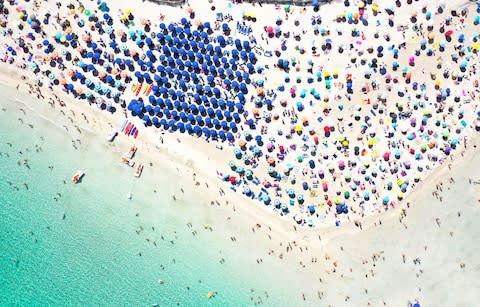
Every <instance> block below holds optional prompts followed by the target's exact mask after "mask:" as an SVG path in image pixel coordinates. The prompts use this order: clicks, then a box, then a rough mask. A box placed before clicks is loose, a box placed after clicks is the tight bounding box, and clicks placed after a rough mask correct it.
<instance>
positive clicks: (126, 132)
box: [124, 123, 133, 135]
mask: <svg viewBox="0 0 480 307" xmlns="http://www.w3.org/2000/svg"><path fill="white" fill-rule="evenodd" d="M132 128H133V124H132V123H128V124H127V126H126V127H125V131H124V132H125V135H128V134H129V133H130V130H132Z"/></svg>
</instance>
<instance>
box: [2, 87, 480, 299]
mask: <svg viewBox="0 0 480 307" xmlns="http://www.w3.org/2000/svg"><path fill="white" fill-rule="evenodd" d="M9 80H10V81H13V80H14V79H9ZM2 83H4V84H5V83H6V82H4V80H2ZM14 84H15V82H13V83H10V84H9V85H10V86H12V87H13V86H14ZM65 102H66V105H67V106H66V107H65V108H63V109H65V111H67V110H68V109H67V107H68V108H72V109H73V110H75V112H76V113H84V114H88V115H87V118H89V120H90V121H91V122H93V123H95V122H97V123H98V122H100V120H101V118H98V115H97V114H98V112H92V113H91V114H90V113H89V111H93V110H92V108H91V107H89V106H86V105H81V106H80V107H79V106H78V105H71V104H70V103H71V102H70V103H69V101H68V98H66V99H65ZM47 106H48V105H43V106H42V105H39V106H38V107H39V108H44V107H47ZM34 108H35V106H34ZM48 108H50V107H48ZM55 108H56V109H57V110H59V112H60V109H61V107H59V106H58V105H57V106H56V107H55ZM49 114H52V113H49ZM75 119H76V120H78V121H79V123H78V124H79V126H80V127H82V125H81V120H82V119H79V117H76V118H75ZM119 120H120V119H119ZM72 125H73V123H72ZM84 125H85V123H84ZM107 128H108V125H106V124H105V125H102V126H100V125H98V124H97V125H95V128H93V129H92V132H93V133H95V134H97V135H99V136H101V135H103V134H105V130H104V129H107ZM82 129H83V128H82ZM166 138H168V136H167V137H166ZM131 141H132V140H131V139H125V138H121V137H120V138H119V139H118V140H116V142H118V143H117V144H115V146H114V148H122V147H127V146H128V145H129V144H131ZM174 141H176V140H174ZM478 142H479V139H478V137H477V138H475V139H472V140H470V141H469V143H471V146H472V145H473V144H475V145H478ZM142 146H145V147H142ZM146 146H147V145H146V144H142V143H141V142H140V143H139V148H140V149H139V153H141V155H140V157H141V158H142V159H143V160H153V161H154V164H155V168H157V167H159V166H160V165H161V164H159V163H161V162H159V163H157V161H162V160H163V161H165V160H168V163H162V166H160V168H161V167H168V168H170V169H174V168H176V167H179V170H180V172H182V171H183V172H184V173H185V174H191V172H192V171H193V170H192V169H191V168H188V167H185V166H182V165H183V164H182V163H183V162H182V161H181V160H180V161H178V160H174V159H173V158H172V156H170V155H168V153H166V152H161V151H160V152H158V151H155V150H153V149H151V150H148V149H146V148H147V147H146ZM150 146H152V147H153V145H150ZM471 146H470V147H469V148H470V149H469V150H467V151H466V153H465V154H464V156H463V157H462V158H461V159H455V160H454V161H453V162H452V166H451V169H452V170H453V171H454V172H456V171H457V168H458V167H463V168H464V167H465V164H466V163H467V164H468V162H466V161H470V160H471V159H472V158H473V157H474V156H475V154H476V153H478V147H477V149H474V148H472V147H471ZM114 150H118V149H114ZM120 151H121V150H118V152H120ZM142 151H143V152H142ZM147 157H148V158H147ZM156 157H157V158H156ZM160 157H164V158H163V159H162V158H160ZM165 157H168V158H167V159H165ZM174 157H175V156H174ZM177 158H178V157H177ZM145 162H146V161H145ZM173 163H175V164H173ZM177 163H178V164H177ZM476 163H477V162H472V164H473V165H476ZM462 165H463V166H462ZM146 171H147V172H148V167H147V170H146ZM195 171H196V172H197V181H203V180H205V181H209V179H208V178H205V179H203V178H202V177H201V171H200V170H198V169H195ZM461 171H463V170H462V169H459V170H458V171H457V172H461ZM447 174H451V176H452V177H453V178H455V179H456V181H459V178H458V177H460V178H461V177H463V176H462V175H456V174H455V173H454V174H452V173H451V170H450V168H449V166H448V165H447V163H445V164H444V165H443V166H441V167H439V168H437V169H436V170H435V171H434V172H433V173H432V176H430V177H429V178H428V179H427V180H426V181H424V182H423V183H422V184H421V185H419V186H418V187H417V191H418V192H416V193H412V194H411V195H410V196H409V197H407V199H406V201H405V203H404V204H403V205H402V206H398V207H397V208H394V209H391V210H389V211H388V212H386V213H385V214H384V215H382V216H381V217H371V218H367V219H366V220H365V221H364V227H363V230H359V229H358V228H356V227H354V226H353V225H344V227H342V228H332V229H306V228H297V229H296V231H292V230H293V228H291V227H292V226H291V224H290V223H287V222H286V221H283V220H278V219H274V217H272V216H271V214H269V211H260V212H261V213H259V212H258V210H257V208H256V207H255V203H254V202H252V203H251V204H248V205H245V204H247V203H248V200H247V201H245V202H242V203H243V204H239V203H238V198H236V197H235V194H233V195H230V194H231V193H230V191H226V194H227V195H226V196H225V197H222V198H218V197H217V195H216V191H215V190H216V189H217V188H219V187H215V185H213V184H212V183H211V184H210V188H206V187H205V186H204V185H203V184H201V185H200V187H198V186H195V185H194V182H191V185H192V187H193V188H195V189H198V188H201V189H204V191H205V193H207V194H206V198H205V200H204V202H205V203H207V202H208V200H207V199H212V200H213V199H218V200H219V202H220V203H222V206H224V201H225V200H228V201H229V205H228V206H235V207H236V210H235V213H233V212H232V217H233V214H234V215H235V216H234V217H233V218H234V219H235V224H236V225H243V226H244V227H245V228H244V229H239V228H238V227H239V226H235V227H234V228H233V229H231V232H232V236H237V235H238V234H237V233H236V232H239V233H244V234H245V233H247V232H248V230H249V229H250V228H252V230H255V231H252V234H251V237H250V238H248V236H247V237H244V236H245V235H244V236H238V237H236V238H237V239H240V240H245V239H247V240H251V241H250V242H251V243H250V244H259V242H260V241H261V240H260V241H259V239H261V237H258V235H259V234H260V235H261V236H262V237H263V240H266V238H267V237H269V238H270V239H269V240H268V241H264V243H263V244H264V246H265V255H264V256H263V257H261V258H263V259H265V261H268V257H271V256H273V255H274V254H276V255H277V256H276V257H278V256H279V255H280V254H281V255H282V258H283V260H282V261H284V262H285V264H286V265H287V263H290V264H289V267H291V268H293V267H295V266H298V265H299V263H300V268H301V267H302V266H305V268H306V271H305V274H306V276H310V277H306V278H307V279H308V278H312V277H313V276H318V275H320V276H322V277H320V279H321V280H322V282H321V283H320V285H321V284H323V286H320V285H319V287H323V288H326V289H329V288H330V287H338V286H341V285H343V282H342V281H341V279H338V276H337V274H336V272H338V273H340V272H343V273H340V274H342V275H343V274H345V275H346V274H347V272H348V269H347V268H346V267H343V266H340V265H339V263H349V264H350V266H351V265H353V264H354V263H358V265H359V266H361V259H362V258H367V257H368V255H369V254H370V253H371V252H372V251H374V250H375V249H374V248H370V247H368V245H369V244H370V243H368V242H370V241H371V240H372V237H374V238H377V239H376V240H382V241H379V243H378V244H381V246H382V247H380V246H379V247H378V249H379V250H380V249H382V250H383V253H382V254H384V253H385V254H386V253H388V254H392V253H393V254H395V253H396V254H400V252H401V249H402V246H401V245H403V243H402V244H393V245H390V243H388V242H389V241H390V238H385V237H384V236H382V235H381V233H383V232H385V230H384V229H385V227H387V228H393V229H396V230H395V231H394V232H390V231H389V235H391V236H392V237H393V236H394V235H398V236H405V232H408V231H411V230H408V229H405V228H407V227H406V225H412V226H411V227H415V225H418V223H423V221H424V220H425V216H418V215H417V214H416V213H415V211H416V210H420V209H422V208H425V207H427V206H428V204H429V203H430V202H431V201H432V199H433V196H432V197H427V196H425V193H423V191H424V190H426V189H428V188H431V187H432V186H434V185H435V184H438V179H437V178H443V177H445V176H446V175H447ZM463 180H464V181H465V180H466V178H463ZM188 181H189V179H186V180H185V183H182V185H183V184H184V185H185V186H188ZM457 185H458V183H457ZM179 189H180V187H179ZM208 193H211V194H210V196H207V195H208ZM176 195H177V197H180V198H179V201H181V197H182V195H181V192H180V191H178V193H176ZM422 195H423V196H422ZM425 197H426V198H427V199H425ZM443 197H444V198H445V200H444V202H452V201H453V202H454V201H455V200H454V199H455V196H454V195H450V196H449V194H447V195H445V196H443ZM452 197H453V199H452V200H450V199H451V198H452ZM437 199H438V198H437ZM472 201H473V199H472ZM406 203H410V208H409V209H407V208H406ZM452 204H453V203H452ZM249 206H250V207H249ZM245 207H247V208H245ZM405 209H406V210H407V211H406V212H407V214H408V218H403V219H402V218H401V216H402V215H403V214H404V213H402V211H403V210H405ZM207 210H208V211H212V213H213V214H215V209H213V208H212V209H207ZM455 210H456V209H455V208H453V207H452V208H451V209H450V211H454V212H455ZM444 214H447V212H445V213H444ZM262 215H264V216H262ZM468 217H469V216H467V218H468ZM398 218H401V222H400V223H399V222H398V221H397V219H398ZM470 218H474V216H473V215H472V216H470ZM379 219H381V221H382V225H378V220H379ZM429 220H430V222H429V223H427V224H426V225H425V227H432V228H433V227H437V226H436V221H435V218H434V215H432V216H431V217H430V218H429ZM442 222H443V218H442ZM256 223H259V224H261V225H262V228H261V229H260V228H257V227H256V226H255V224H256ZM248 224H250V225H251V226H248ZM289 224H290V225H289ZM395 225H399V226H400V227H401V228H402V229H403V230H401V229H398V228H399V227H396V226H395ZM427 225H428V226H427ZM432 225H433V226H432ZM411 227H409V229H411ZM417 227H418V226H417ZM267 228H271V230H267ZM475 231H476V230H475ZM474 233H475V232H474ZM319 237H321V240H319ZM381 238H383V239H381ZM384 240H386V241H384ZM398 240H400V239H399V238H398ZM293 242H295V243H293ZM361 242H363V243H361ZM380 242H381V243H380ZM390 242H391V241H390ZM396 242H397V243H398V242H400V241H396ZM421 244H423V243H421V242H418V247H416V248H421V246H420V245H421ZM275 246H276V247H277V249H275ZM282 246H283V247H282ZM302 246H303V248H302ZM414 246H416V245H413V246H411V247H412V248H413V247H414ZM284 247H287V249H286V251H287V252H285V250H284V252H283V253H282V252H281V251H282V249H283V248H284ZM301 248H302V249H301ZM358 248H360V250H359V251H358V253H351V252H350V253H347V254H345V253H342V252H341V250H342V249H343V250H349V249H358ZM275 250H276V251H275ZM307 250H308V251H307ZM339 250H340V251H339ZM271 253H272V254H271ZM274 257H275V256H274ZM313 260H315V262H314V263H312V261H313ZM317 261H318V262H317ZM470 261H472V260H470ZM473 261H474V260H473ZM267 263H268V262H267ZM473 263H474V262H473ZM364 265H365V264H364ZM392 265H393V264H392ZM455 265H458V264H455ZM387 269H391V268H390V267H385V268H383V269H379V271H378V272H377V273H376V274H378V275H379V276H383V273H382V271H383V270H387ZM343 270H347V271H343ZM409 270H410V268H409ZM360 272H361V271H360ZM360 272H357V270H354V271H353V272H350V274H353V275H352V278H359V277H358V275H357V274H358V273H360ZM335 276H337V277H335ZM382 278H384V277H382ZM374 280H377V279H374ZM370 291H372V290H370ZM423 291H424V293H423V294H422V295H418V296H413V295H412V299H413V298H415V297H421V298H423V299H422V301H424V302H425V301H426V302H435V301H434V300H433V298H432V297H430V296H429V295H428V292H425V290H423ZM472 291H473V290H472ZM307 293H308V292H307ZM319 293H321V294H319V296H320V297H322V300H329V301H330V300H333V301H332V302H335V301H337V300H338V299H340V298H343V297H344V296H345V297H351V298H352V299H354V296H352V293H351V291H347V290H345V291H342V292H340V293H337V295H333V296H330V295H326V294H325V292H323V291H320V290H319ZM369 293H370V292H369ZM390 294H391V293H388V291H387V292H386V293H385V294H382V296H383V300H385V301H387V302H390V301H389V298H390V299H392V298H391V296H390ZM357 295H358V296H360V294H357ZM311 296H312V294H310V295H308V294H307V298H308V299H307V300H306V301H305V302H306V303H307V305H308V304H309V302H310V303H311V300H312V299H317V298H312V297H311ZM368 297H369V296H368V295H367V298H368ZM357 299H358V297H357ZM370 299H372V297H371V298H370ZM403 299H404V297H402V298H400V297H397V298H396V299H395V298H393V299H392V300H393V302H394V303H396V302H400V301H403ZM451 299H453V301H455V299H454V298H451ZM322 300H321V301H322ZM321 301H320V302H321ZM373 301H375V299H373ZM376 302H377V303H380V301H378V299H377V301H376ZM437 302H440V301H437ZM433 305H435V303H433Z"/></svg>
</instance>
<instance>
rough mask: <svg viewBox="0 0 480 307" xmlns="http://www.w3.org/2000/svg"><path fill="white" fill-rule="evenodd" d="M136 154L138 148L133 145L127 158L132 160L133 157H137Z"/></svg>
mask: <svg viewBox="0 0 480 307" xmlns="http://www.w3.org/2000/svg"><path fill="white" fill-rule="evenodd" d="M136 152H137V146H135V145H133V146H132V147H130V149H129V150H128V153H127V158H129V159H132V158H133V156H135V153H136Z"/></svg>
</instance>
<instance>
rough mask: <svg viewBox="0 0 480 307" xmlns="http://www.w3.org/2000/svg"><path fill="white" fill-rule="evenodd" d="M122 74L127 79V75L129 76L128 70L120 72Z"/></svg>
mask: <svg viewBox="0 0 480 307" xmlns="http://www.w3.org/2000/svg"><path fill="white" fill-rule="evenodd" d="M120 76H121V77H122V78H124V79H125V78H126V77H128V74H127V72H126V71H122V72H121V73H120Z"/></svg>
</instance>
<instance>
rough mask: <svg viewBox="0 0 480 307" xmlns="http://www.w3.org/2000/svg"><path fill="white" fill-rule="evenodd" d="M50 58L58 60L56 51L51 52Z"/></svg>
mask: <svg viewBox="0 0 480 307" xmlns="http://www.w3.org/2000/svg"><path fill="white" fill-rule="evenodd" d="M52 58H54V59H56V58H58V51H53V52H52Z"/></svg>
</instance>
